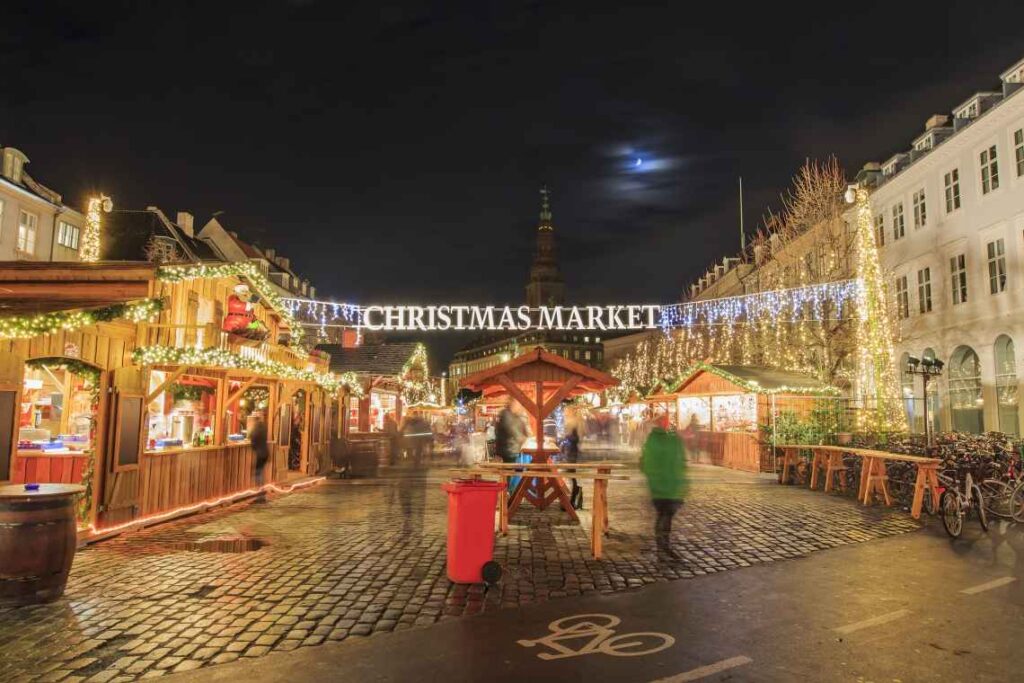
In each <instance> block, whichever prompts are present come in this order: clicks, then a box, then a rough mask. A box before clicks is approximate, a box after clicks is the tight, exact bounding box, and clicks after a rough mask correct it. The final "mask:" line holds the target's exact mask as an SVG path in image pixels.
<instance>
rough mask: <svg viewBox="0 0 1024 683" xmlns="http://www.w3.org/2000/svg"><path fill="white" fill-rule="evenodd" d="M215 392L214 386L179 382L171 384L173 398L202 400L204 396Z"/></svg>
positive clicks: (176, 400)
mask: <svg viewBox="0 0 1024 683" xmlns="http://www.w3.org/2000/svg"><path fill="white" fill-rule="evenodd" d="M212 393H213V388H212V387H207V386H204V385H201V384H178V383H177V382H175V383H174V384H172V385H171V399H172V400H173V401H174V402H178V401H201V400H202V398H203V396H205V395H209V394H212Z"/></svg>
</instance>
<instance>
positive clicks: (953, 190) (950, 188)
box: [945, 168, 960, 213]
mask: <svg viewBox="0 0 1024 683" xmlns="http://www.w3.org/2000/svg"><path fill="white" fill-rule="evenodd" d="M945 181H946V213H953V212H954V211H956V210H957V209H959V208H960V169H958V168H954V169H953V170H952V171H950V172H949V173H947V174H946V175H945Z"/></svg>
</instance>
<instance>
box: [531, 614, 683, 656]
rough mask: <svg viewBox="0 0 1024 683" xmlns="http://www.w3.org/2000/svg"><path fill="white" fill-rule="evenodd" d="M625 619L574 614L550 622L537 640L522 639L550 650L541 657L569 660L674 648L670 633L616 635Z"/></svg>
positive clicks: (639, 654)
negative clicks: (616, 629) (595, 655)
mask: <svg viewBox="0 0 1024 683" xmlns="http://www.w3.org/2000/svg"><path fill="white" fill-rule="evenodd" d="M621 621H622V620H621V619H619V618H618V617H616V616H614V615H611V614H574V615H572V616H569V617H562V618H561V619H557V620H555V621H552V622H551V623H550V624H548V630H549V631H551V633H549V634H547V635H545V636H542V637H540V638H537V639H534V640H519V641H517V642H518V644H519V645H522V646H523V647H536V646H537V645H543V646H544V647H546V648H548V651H547V652H541V653H538V654H537V657H538V658H539V659H565V658H567V657H580V656H582V655H592V654H605V655H611V656H613V657H639V656H643V655H650V654H654V653H655V652H660V651H661V650H664V649H665V648H669V647H672V645H674V644H675V642H676V639H675V638H673V637H672V636H670V635H668V634H667V633H655V632H653V631H641V632H637V633H620V634H618V635H616V634H615V630H614V627H615V626H618V625H619V624H620V623H621Z"/></svg>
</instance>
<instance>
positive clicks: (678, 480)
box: [640, 414, 686, 559]
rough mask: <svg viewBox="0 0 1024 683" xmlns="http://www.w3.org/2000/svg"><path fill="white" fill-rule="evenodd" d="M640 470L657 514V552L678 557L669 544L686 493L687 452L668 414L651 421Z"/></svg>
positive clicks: (655, 523) (655, 532)
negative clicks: (671, 426)
mask: <svg viewBox="0 0 1024 683" xmlns="http://www.w3.org/2000/svg"><path fill="white" fill-rule="evenodd" d="M640 470H641V471H642V472H643V473H644V476H646V477H647V487H648V488H649V489H650V491H651V502H652V503H653V504H654V510H655V513H656V515H657V517H656V519H655V522H654V538H655V541H656V542H657V545H658V551H659V552H662V553H664V554H666V555H668V556H669V557H671V558H673V559H678V558H679V556H678V555H677V554H676V552H675V550H673V549H672V545H671V542H672V518H673V517H675V514H676V512H678V510H679V508H680V506H682V504H683V496H684V494H685V493H686V451H685V449H684V448H683V442H682V440H681V439H680V438H679V435H678V434H676V433H675V431H674V430H672V429H670V428H669V419H668V415H664V414H663V415H659V416H658V418H657V419H656V420H655V421H654V426H653V428H652V429H651V433H650V434H649V435H648V436H647V439H646V440H645V441H644V446H643V451H642V452H641V454H640Z"/></svg>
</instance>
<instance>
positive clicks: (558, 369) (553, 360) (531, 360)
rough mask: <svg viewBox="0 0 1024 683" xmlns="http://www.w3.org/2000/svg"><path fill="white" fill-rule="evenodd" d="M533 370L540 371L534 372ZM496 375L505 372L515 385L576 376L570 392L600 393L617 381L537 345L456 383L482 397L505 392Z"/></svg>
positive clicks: (561, 380) (614, 384) (556, 380)
mask: <svg viewBox="0 0 1024 683" xmlns="http://www.w3.org/2000/svg"><path fill="white" fill-rule="evenodd" d="M537 370H540V371H541V372H535V371H537ZM500 375H507V376H508V377H509V378H510V379H511V380H512V381H513V382H516V383H517V384H519V383H533V382H534V381H541V382H543V383H544V384H546V385H547V384H555V385H561V384H562V382H563V381H565V379H567V378H569V377H570V376H573V375H577V376H579V377H580V378H581V379H580V381H579V383H578V384H577V385H576V388H575V389H574V391H573V392H572V394H570V395H578V394H582V393H587V392H600V391H604V390H605V389H607V388H608V387H612V386H616V385H618V383H619V380H617V379H615V378H614V377H612V376H611V375H609V374H607V373H604V372H601V371H600V370H595V369H594V368H592V367H590V366H589V365H583V364H582V363H576V362H574V361H571V360H569V359H568V358H562V357H561V356H559V355H557V354H554V353H551V352H550V351H545V350H544V349H542V348H537V349H534V350H533V351H530V352H529V353H524V354H523V355H521V356H518V357H516V358H513V359H512V360H510V361H508V362H505V363H502V364H501V365H496V366H494V367H491V368H487V369H486V370H481V371H480V372H475V373H473V374H472V375H468V376H466V377H465V378H463V379H462V381H461V382H460V383H459V384H460V385H461V386H463V387H466V388H467V389H470V390H472V391H482V392H483V393H484V396H491V395H494V394H500V393H502V392H504V391H505V388H504V387H503V386H502V385H501V384H500V382H499V380H498V377H499V376H500Z"/></svg>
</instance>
